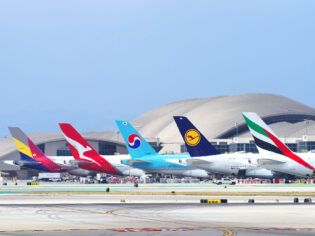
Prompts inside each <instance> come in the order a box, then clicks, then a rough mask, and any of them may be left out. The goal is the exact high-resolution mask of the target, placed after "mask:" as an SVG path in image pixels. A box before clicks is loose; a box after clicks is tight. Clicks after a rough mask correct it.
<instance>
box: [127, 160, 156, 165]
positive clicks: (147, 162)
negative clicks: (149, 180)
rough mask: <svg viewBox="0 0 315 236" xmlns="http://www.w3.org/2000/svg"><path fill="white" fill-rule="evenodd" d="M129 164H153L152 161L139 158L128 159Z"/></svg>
mask: <svg viewBox="0 0 315 236" xmlns="http://www.w3.org/2000/svg"><path fill="white" fill-rule="evenodd" d="M127 163H128V165H130V166H133V165H134V164H151V162H150V161H142V160H138V159H130V160H128V161H127Z"/></svg>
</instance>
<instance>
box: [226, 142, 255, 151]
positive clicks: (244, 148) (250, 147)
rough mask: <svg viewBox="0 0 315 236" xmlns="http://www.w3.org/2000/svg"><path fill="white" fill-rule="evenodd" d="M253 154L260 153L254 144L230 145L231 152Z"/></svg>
mask: <svg viewBox="0 0 315 236" xmlns="http://www.w3.org/2000/svg"><path fill="white" fill-rule="evenodd" d="M241 151H244V152H251V153H258V150H257V148H256V145H255V144H254V143H232V144H230V152H241Z"/></svg>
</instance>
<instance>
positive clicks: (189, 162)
mask: <svg viewBox="0 0 315 236" xmlns="http://www.w3.org/2000/svg"><path fill="white" fill-rule="evenodd" d="M186 162H187V165H190V166H199V165H211V164H213V162H212V161H205V160H202V159H197V158H191V159H187V160H186Z"/></svg>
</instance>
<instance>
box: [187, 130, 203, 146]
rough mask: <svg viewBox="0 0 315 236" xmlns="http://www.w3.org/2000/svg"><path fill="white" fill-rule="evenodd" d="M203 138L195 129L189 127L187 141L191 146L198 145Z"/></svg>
mask: <svg viewBox="0 0 315 236" xmlns="http://www.w3.org/2000/svg"><path fill="white" fill-rule="evenodd" d="M200 140H201V136H200V133H199V132H198V131H197V130H195V129H189V130H187V132H186V133H185V142H186V143H187V145H189V146H196V145H198V143H199V142H200Z"/></svg>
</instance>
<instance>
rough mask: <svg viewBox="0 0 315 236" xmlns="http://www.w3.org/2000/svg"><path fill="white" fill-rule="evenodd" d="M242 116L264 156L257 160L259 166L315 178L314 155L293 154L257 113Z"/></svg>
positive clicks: (247, 113) (245, 113)
mask: <svg viewBox="0 0 315 236" xmlns="http://www.w3.org/2000/svg"><path fill="white" fill-rule="evenodd" d="M242 114H243V117H244V119H245V121H246V123H247V126H248V128H249V130H250V132H251V134H252V136H253V137H254V140H255V144H256V146H257V148H258V151H259V153H260V154H262V155H261V156H260V157H259V158H258V160H257V164H258V165H259V166H262V167H264V168H267V169H270V170H274V171H279V172H282V173H287V174H291V175H296V176H301V177H312V176H314V174H315V168H314V166H315V154H314V153H294V152H292V151H291V150H290V149H289V148H288V147H287V146H286V145H285V144H284V143H283V142H282V141H281V140H280V139H279V138H278V137H277V135H276V134H275V133H274V132H273V131H272V130H271V129H270V128H269V127H268V126H267V125H266V123H265V122H264V121H263V120H262V119H261V118H260V117H259V116H258V115H257V114H256V113H253V112H243V113H242Z"/></svg>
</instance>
